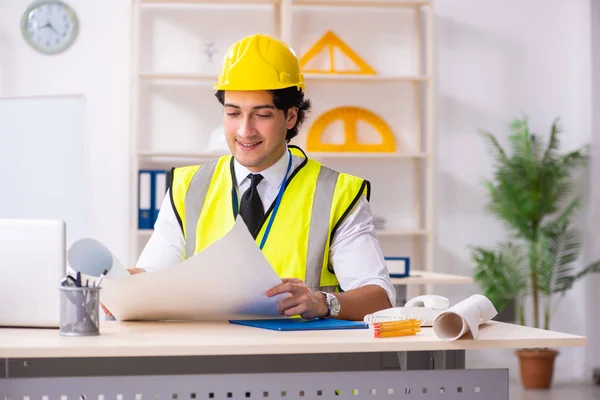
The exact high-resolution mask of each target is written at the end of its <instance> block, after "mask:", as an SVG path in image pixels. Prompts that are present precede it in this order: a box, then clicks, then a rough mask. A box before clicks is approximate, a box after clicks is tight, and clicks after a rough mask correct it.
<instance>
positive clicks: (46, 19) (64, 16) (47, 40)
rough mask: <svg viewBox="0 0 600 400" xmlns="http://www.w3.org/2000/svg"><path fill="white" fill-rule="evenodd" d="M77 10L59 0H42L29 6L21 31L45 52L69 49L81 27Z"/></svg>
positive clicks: (38, 49)
mask: <svg viewBox="0 0 600 400" xmlns="http://www.w3.org/2000/svg"><path fill="white" fill-rule="evenodd" d="M78 25H79V24H78V21H77V16H76V14H75V12H74V11H73V10H72V9H71V8H70V7H69V6H68V5H66V4H65V3H63V2H61V1H58V0H42V1H38V2H35V3H33V4H32V5H31V6H29V7H28V8H27V10H26V11H25V13H24V14H23V17H22V19H21V31H22V33H23V37H24V38H25V40H27V43H29V45H30V46H31V47H33V48H34V49H35V50H37V51H39V52H41V53H44V54H56V53H60V52H61V51H64V50H65V49H67V48H68V47H69V46H70V45H71V44H72V43H73V42H74V41H75V37H76V36H77V31H78V29H79V26H78Z"/></svg>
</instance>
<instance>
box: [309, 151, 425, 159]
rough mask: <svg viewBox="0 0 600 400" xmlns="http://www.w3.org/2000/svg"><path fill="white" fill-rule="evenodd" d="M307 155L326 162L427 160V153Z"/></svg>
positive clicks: (318, 153)
mask: <svg viewBox="0 0 600 400" xmlns="http://www.w3.org/2000/svg"><path fill="white" fill-rule="evenodd" d="M307 155H308V156H309V157H310V158H314V159H315V160H324V159H353V160H354V159H365V160H369V159H378V160H380V159H391V160H394V159H396V160H401V159H410V158H427V153H383V152H381V153H379V152H365V153H360V152H335V153H333V152H332V153H328V152H323V153H320V152H307Z"/></svg>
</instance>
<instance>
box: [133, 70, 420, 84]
mask: <svg viewBox="0 0 600 400" xmlns="http://www.w3.org/2000/svg"><path fill="white" fill-rule="evenodd" d="M138 77H139V78H140V79H142V80H148V81H171V82H198V83H204V82H210V83H215V82H217V79H218V77H217V76H216V75H212V74H190V73H150V72H144V73H140V74H138ZM304 77H305V78H306V80H307V81H308V80H314V81H330V82H364V83H373V82H388V83H389V82H397V83H414V82H428V81H429V77H427V76H422V75H399V76H390V75H387V76H386V75H363V74H305V75H304Z"/></svg>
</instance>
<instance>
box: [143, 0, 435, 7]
mask: <svg viewBox="0 0 600 400" xmlns="http://www.w3.org/2000/svg"><path fill="white" fill-rule="evenodd" d="M138 2H139V3H140V4H142V5H145V4H157V5H173V4H206V5H221V4H235V5H254V4H280V3H281V0H138ZM429 4H431V0H292V5H294V6H326V7H373V8H382V7H398V8H414V7H420V6H426V5H429Z"/></svg>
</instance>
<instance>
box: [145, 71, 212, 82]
mask: <svg viewBox="0 0 600 400" xmlns="http://www.w3.org/2000/svg"><path fill="white" fill-rule="evenodd" d="M138 77H139V79H141V80H147V81H174V82H200V83H201V82H210V83H216V82H217V79H218V77H217V76H216V75H212V74H189V73H169V74H167V73H150V72H142V73H139V74H138Z"/></svg>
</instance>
